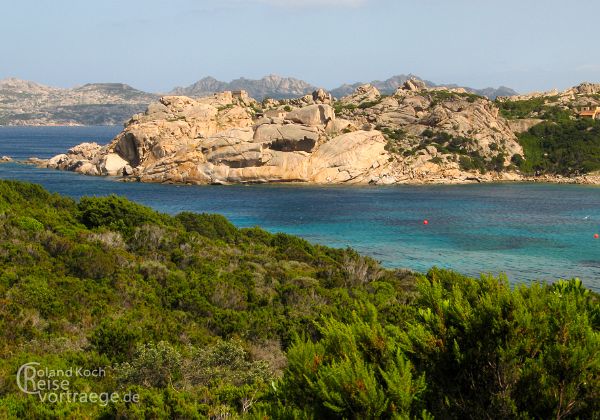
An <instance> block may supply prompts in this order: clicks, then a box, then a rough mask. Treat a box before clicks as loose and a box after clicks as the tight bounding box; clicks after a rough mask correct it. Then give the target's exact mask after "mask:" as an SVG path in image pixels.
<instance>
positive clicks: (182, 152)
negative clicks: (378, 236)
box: [38, 79, 597, 185]
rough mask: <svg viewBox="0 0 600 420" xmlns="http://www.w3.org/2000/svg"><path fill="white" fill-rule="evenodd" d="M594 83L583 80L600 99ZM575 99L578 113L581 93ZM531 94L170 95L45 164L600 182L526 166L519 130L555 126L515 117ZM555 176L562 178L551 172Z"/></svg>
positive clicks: (244, 179)
mask: <svg viewBox="0 0 600 420" xmlns="http://www.w3.org/2000/svg"><path fill="white" fill-rule="evenodd" d="M591 86H592V87H591V88H590V87H589V86H588V87H585V86H583V85H582V86H581V87H580V88H581V89H582V90H583V91H584V93H585V94H586V95H587V94H590V95H596V94H595V93H594V92H595V90H594V88H593V87H594V85H591ZM590 89H592V90H591V91H590V92H591V93H588V90H590ZM563 96H564V97H567V96H566V94H565V95H563ZM563 96H561V97H563ZM569 98H570V101H569V102H568V105H569V106H571V107H573V109H577V106H579V105H577V104H579V103H583V102H582V101H583V100H584V99H582V98H581V95H576V94H575V98H574V99H573V98H571V97H569ZM523 100H526V101H527V100H531V98H527V99H518V100H516V101H512V99H506V98H503V99H499V100H497V101H495V102H492V101H490V100H489V99H487V98H484V97H481V96H477V95H474V94H472V93H469V92H467V91H466V90H465V89H462V88H452V89H449V88H439V87H435V88H429V87H427V86H426V85H425V83H423V82H422V81H420V80H417V79H411V80H408V81H406V82H405V83H404V84H403V85H402V86H401V87H400V88H398V89H397V90H396V92H395V93H394V94H393V95H389V96H388V95H382V94H381V93H380V92H379V91H378V90H377V88H375V87H374V86H372V85H362V86H359V87H358V88H357V89H356V90H355V91H354V92H353V93H352V94H351V95H348V96H346V97H344V98H342V99H340V100H338V101H335V100H334V99H333V98H332V96H331V95H330V94H329V93H327V92H325V91H323V90H316V91H315V92H313V93H312V94H310V95H305V96H303V97H300V98H295V99H284V100H273V99H266V100H264V101H262V102H261V103H259V102H257V101H256V100H254V99H252V98H251V97H249V96H248V95H247V93H246V92H245V91H235V92H231V91H226V92H222V93H217V94H214V95H211V96H208V97H204V98H197V99H192V98H188V97H184V96H165V97H162V98H161V99H160V100H159V101H157V102H153V103H152V104H150V106H149V107H148V109H147V110H146V111H145V112H144V113H142V114H136V115H134V116H133V117H132V118H131V119H130V120H129V121H128V122H127V123H126V124H125V128H124V130H123V131H122V132H121V133H120V134H119V135H117V136H116V137H115V138H114V139H113V140H112V141H111V142H110V143H109V144H107V145H105V146H100V145H98V144H95V143H84V144H81V145H78V146H76V147H74V148H72V149H71V150H69V151H68V152H67V153H64V154H60V155H57V156H55V157H53V158H51V159H49V160H47V161H43V162H41V164H42V165H43V166H46V167H49V168H56V169H61V170H70V171H76V172H80V173H83V174H87V175H110V176H120V177H123V179H124V180H130V181H141V182H162V183H189V184H227V183H266V182H309V183H321V184H328V183H332V184H339V183H348V184H378V185H381V184H397V183H464V182H489V181H519V180H544V181H547V180H556V181H558V182H586V183H597V180H596V178H595V177H593V176H591V177H590V176H589V175H588V174H582V173H580V172H574V173H572V174H569V173H561V172H560V171H555V172H556V173H550V172H544V173H530V172H527V171H524V170H523V168H525V167H527V165H528V164H530V162H534V159H533V158H530V157H529V156H527V153H526V152H527V150H524V149H523V146H522V144H526V145H527V147H529V148H530V146H531V145H530V143H527V142H524V141H523V138H522V137H521V136H522V135H523V133H525V134H527V135H530V134H529V133H530V132H531V131H532V130H534V129H535V128H536V127H538V126H540V125H543V124H545V123H547V122H548V121H547V120H546V119H545V118H547V117H546V116H544V115H545V114H544V113H543V112H537V113H535V112H529V113H526V115H519V116H518V118H515V117H514V115H513V114H511V112H509V111H510V110H511V109H512V105H508V106H507V104H510V103H512V104H519V103H521V102H522V101H523ZM536 100H537V99H536ZM520 101H521V102H520ZM574 101H575V102H574ZM573 104H575V105H573ZM564 106H566V105H564ZM543 109H544V110H545V109H546V108H543ZM552 109H554V108H552ZM565 112H566V111H565ZM555 113H556V112H555V111H552V112H551V113H550V115H555ZM561 115H562V114H561ZM565 118H567V119H568V120H569V121H571V119H573V118H576V117H574V116H570V115H568V116H567V117H565ZM592 124H594V123H593V122H592ZM591 129H595V128H594V127H591ZM586 130H587V131H586V132H590V133H592V134H593V130H592V131H590V130H589V129H587V128H586ZM536 153H537V152H536ZM538 154H539V153H538ZM546 155H547V154H546ZM38 163H39V162H38ZM590 167H592V166H590ZM542 175H543V176H542ZM554 175H561V177H554V179H549V176H554ZM571 175H572V176H571ZM536 176H537V177H536Z"/></svg>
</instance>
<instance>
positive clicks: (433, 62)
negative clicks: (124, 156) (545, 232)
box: [0, 0, 600, 92]
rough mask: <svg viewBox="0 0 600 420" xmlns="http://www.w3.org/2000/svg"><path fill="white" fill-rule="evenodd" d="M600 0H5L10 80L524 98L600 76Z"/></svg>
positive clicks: (4, 72)
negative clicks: (448, 87)
mask: <svg viewBox="0 0 600 420" xmlns="http://www.w3.org/2000/svg"><path fill="white" fill-rule="evenodd" d="M599 16H600V2H599V1H597V0H568V1H567V0H544V1H542V0H496V1H488V0H413V1H410V2H409V1H404V0H304V1H303V0H196V1H192V0H145V1H141V0H120V1H117V0H101V1H99V0H87V1H84V0H80V1H68V0H38V1H32V0H19V1H8V0H2V3H0V39H2V42H0V57H1V59H0V78H4V77H10V76H13V77H19V78H23V79H29V80H35V81H38V82H40V83H45V84H49V85H53V86H62V87H68V86H74V85H79V84H83V83H88V82H116V81H119V82H125V83H129V84H131V85H132V86H134V87H137V88H140V89H144V90H150V91H157V92H164V91H168V90H170V89H171V88H173V87H174V86H181V85H188V84H190V83H192V82H194V81H196V80H198V79H200V78H202V77H204V76H209V75H210V76H214V77H216V78H218V79H220V80H231V79H234V78H237V77H240V76H244V77H248V78H259V77H262V76H264V75H266V74H270V73H275V74H280V75H284V76H293V77H298V78H301V79H304V80H307V81H308V82H311V83H313V84H315V85H319V86H323V87H326V88H332V87H336V86H337V85H339V84H341V83H343V82H355V81H369V80H373V79H385V78H387V77H389V76H391V75H394V74H399V73H414V74H417V75H419V76H421V77H423V78H426V79H429V80H431V81H434V82H437V83H458V84H463V85H469V86H472V87H486V86H498V85H506V86H510V87H513V88H515V89H517V90H519V91H521V92H526V91H531V90H540V89H544V90H545V89H551V88H555V87H556V88H566V87H568V86H571V85H574V84H578V83H579V82H581V81H586V80H587V81H592V82H600V26H599V25H598V17H599Z"/></svg>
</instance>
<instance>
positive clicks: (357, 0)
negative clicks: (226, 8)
mask: <svg viewBox="0 0 600 420" xmlns="http://www.w3.org/2000/svg"><path fill="white" fill-rule="evenodd" d="M258 1H260V2H261V3H267V4H272V5H274V6H281V7H315V6H329V7H331V6H334V7H358V6H361V5H363V4H365V3H366V2H367V1H368V0H258Z"/></svg>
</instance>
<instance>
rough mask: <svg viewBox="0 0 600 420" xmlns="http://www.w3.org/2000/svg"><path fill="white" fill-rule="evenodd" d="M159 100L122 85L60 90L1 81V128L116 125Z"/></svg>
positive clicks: (97, 84)
mask: <svg viewBox="0 0 600 420" xmlns="http://www.w3.org/2000/svg"><path fill="white" fill-rule="evenodd" d="M158 98H159V95H156V94H153V93H148V92H143V91H141V90H138V89H135V88H133V87H131V86H129V85H126V84H123V83H88V84H86V85H83V86H78V87H75V88H70V89H62V88H55V87H50V86H45V85H42V84H39V83H35V82H31V81H26V80H19V79H15V78H9V79H4V80H0V125H117V124H122V123H123V122H124V121H125V120H126V119H128V118H129V117H131V115H133V114H136V113H138V112H143V111H144V110H145V109H146V107H147V106H148V104H149V103H150V102H152V101H155V100H156V99H158Z"/></svg>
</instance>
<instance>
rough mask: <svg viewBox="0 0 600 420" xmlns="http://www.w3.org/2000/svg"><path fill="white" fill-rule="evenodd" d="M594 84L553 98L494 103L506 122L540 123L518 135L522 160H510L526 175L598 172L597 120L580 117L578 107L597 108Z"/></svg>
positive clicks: (599, 136) (598, 101) (599, 102)
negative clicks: (532, 121) (525, 121)
mask: <svg viewBox="0 0 600 420" xmlns="http://www.w3.org/2000/svg"><path fill="white" fill-rule="evenodd" d="M598 89H599V88H598V85H586V84H583V85H580V86H578V87H575V88H572V89H570V90H567V91H565V92H563V93H562V94H556V95H545V96H535V97H530V98H527V97H525V98H519V99H517V100H508V99H504V100H498V101H496V105H497V106H498V107H499V108H500V113H501V115H502V116H503V117H505V118H507V119H509V120H519V119H532V118H533V119H539V120H540V121H541V122H540V123H539V124H536V125H534V126H533V127H531V128H530V129H529V130H527V131H526V132H523V133H520V134H518V136H517V137H518V139H519V143H520V144H521V146H522V147H523V153H524V156H522V157H524V159H520V157H516V158H515V160H514V161H513V162H514V163H515V164H517V165H518V166H519V169H521V171H522V172H523V173H525V174H528V175H534V174H535V175H541V174H560V175H565V176H572V175H581V174H586V173H590V172H595V171H598V170H600V120H597V119H596V120H592V119H588V118H581V117H579V116H578V110H579V109H581V108H582V107H595V106H598V105H600V95H598V94H597V93H593V92H596V91H597V90H598Z"/></svg>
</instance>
